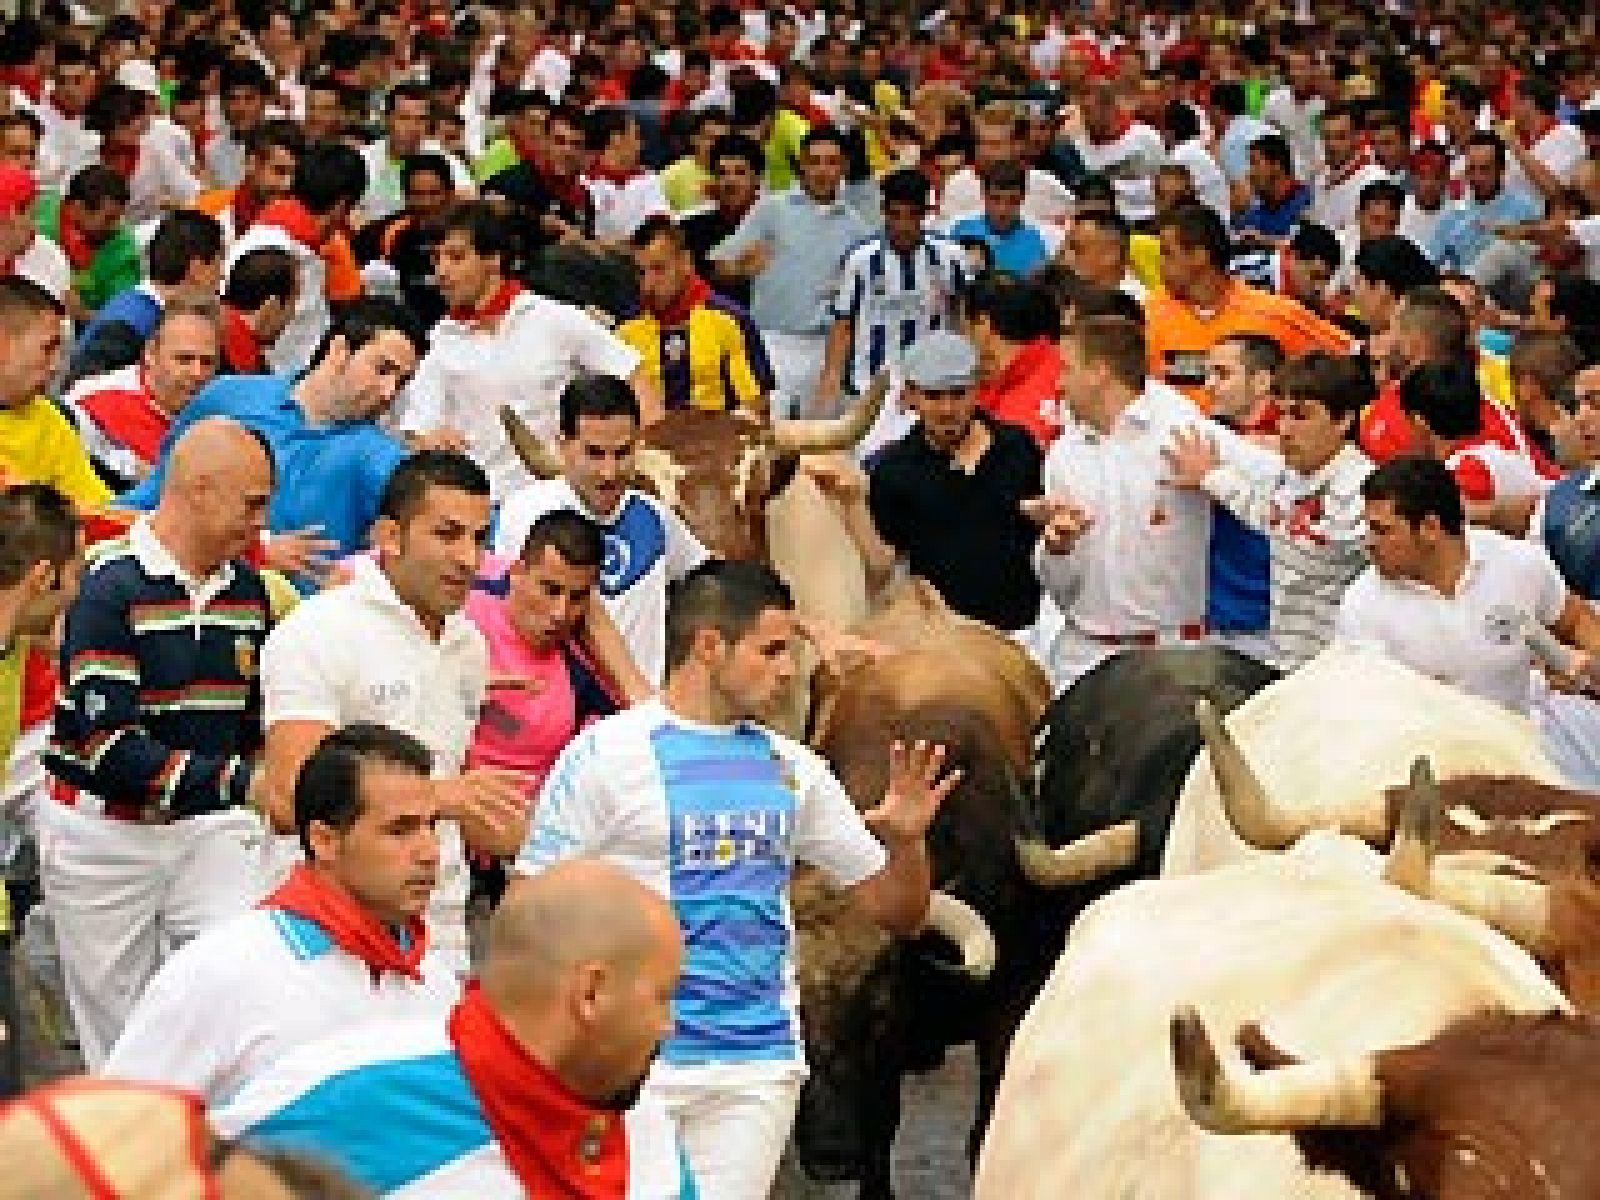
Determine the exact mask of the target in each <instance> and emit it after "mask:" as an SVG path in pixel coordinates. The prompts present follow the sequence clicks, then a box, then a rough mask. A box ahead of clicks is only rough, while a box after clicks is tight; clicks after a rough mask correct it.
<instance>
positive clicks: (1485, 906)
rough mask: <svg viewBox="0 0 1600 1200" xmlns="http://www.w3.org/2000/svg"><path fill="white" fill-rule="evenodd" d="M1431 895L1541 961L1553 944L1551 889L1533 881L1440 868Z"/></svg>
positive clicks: (1432, 878)
mask: <svg viewBox="0 0 1600 1200" xmlns="http://www.w3.org/2000/svg"><path fill="white" fill-rule="evenodd" d="M1427 895H1428V896H1429V897H1430V898H1432V899H1434V900H1437V901H1438V902H1439V903H1440V904H1445V905H1448V906H1449V907H1451V908H1453V909H1455V910H1456V911H1457V912H1460V913H1465V914H1466V915H1467V916H1469V917H1477V918H1478V920H1480V921H1482V922H1483V923H1484V924H1485V925H1488V926H1491V927H1492V928H1494V929H1498V930H1499V931H1500V932H1501V933H1503V934H1505V935H1506V936H1507V937H1508V938H1510V939H1511V940H1512V941H1514V942H1516V943H1517V944H1518V945H1519V946H1521V947H1522V948H1523V949H1525V950H1527V951H1528V952H1529V953H1530V954H1532V955H1534V956H1535V957H1538V956H1539V955H1540V953H1541V952H1542V951H1544V950H1546V949H1548V948H1549V944H1550V888H1549V885H1547V884H1543V883H1537V882H1535V881H1534V880H1531V879H1516V878H1513V877H1512V876H1510V875H1491V874H1487V873H1485V872H1483V871H1472V870H1461V869H1458V868H1453V867H1438V868H1435V869H1434V871H1433V872H1432V873H1431V874H1430V875H1429V877H1428V880H1427Z"/></svg>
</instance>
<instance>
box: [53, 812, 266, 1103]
mask: <svg viewBox="0 0 1600 1200" xmlns="http://www.w3.org/2000/svg"><path fill="white" fill-rule="evenodd" d="M37 822H38V831H39V873H40V878H41V880H42V882H43V884H44V895H45V904H46V905H48V906H49V909H50V916H51V918H52V920H53V921H54V924H55V930H56V938H57V941H58V943H59V948H60V952H61V965H62V971H63V974H64V975H65V979H66V987H67V1003H68V1005H69V1007H70V1008H71V1010H72V1019H73V1023H74V1025H76V1027H77V1030H78V1041H79V1044H80V1045H81V1046H82V1049H83V1057H84V1061H85V1063H86V1064H87V1066H88V1067H89V1069H90V1070H91V1071H93V1070H96V1069H98V1068H99V1066H100V1064H101V1063H102V1062H104V1061H105V1057H106V1055H107V1054H108V1053H109V1052H110V1050H111V1046H112V1044H113V1043H114V1042H115V1041H116V1040H117V1037H118V1035H119V1034H120V1033H121V1032H122V1027H123V1025H124V1024H125V1023H126V1021H127V1019H128V1014H129V1013H130V1012H131V1011H132V1010H133V1006H134V1004H135V1003H136V1002H137V1001H138V999H139V996H140V995H141V994H142V993H143V991H144V988H145V985H146V984H148V983H149V982H150V979H151V977H152V976H153V975H154V974H155V973H156V970H157V969H158V968H159V967H160V966H161V964H162V962H164V961H165V960H166V959H167V958H168V957H170V956H171V954H172V952H173V951H174V950H176V949H177V948H178V947H179V946H181V945H182V944H183V943H184V942H186V941H188V940H189V939H190V938H192V937H194V936H195V935H196V934H197V933H200V932H201V931H202V930H204V929H206V928H208V927H210V926H211V925H214V924H216V923H217V922H218V921H221V920H224V919H226V918H228V917H231V916H233V915H235V914H236V913H241V912H244V911H245V910H247V909H248V908H250V907H251V906H252V905H253V904H255V903H256V902H258V901H259V900H260V899H261V897H262V895H263V894H264V891H265V889H264V881H263V873H262V849H263V847H262V843H263V838H264V836H265V831H264V830H263V828H262V825H261V821H260V819H259V818H258V817H257V816H256V815H255V814H254V813H251V812H246V811H243V810H238V809H235V810H232V811H230V812H225V813H215V814H211V815H207V816H203V817H191V818H189V819H188V820H184V821H178V822H175V823H173V824H171V825H136V824H132V823H130V822H127V821H114V820H111V819H110V818H107V817H100V816H96V815H94V814H91V813H86V812H79V811H77V810H76V809H73V808H69V807H68V806H66V805H63V804H46V805H43V806H41V807H40V809H39V812H38V814H37ZM174 1036H177V1034H176V1032H175V1034H174Z"/></svg>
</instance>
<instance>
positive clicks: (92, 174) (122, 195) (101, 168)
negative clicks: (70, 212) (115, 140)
mask: <svg viewBox="0 0 1600 1200" xmlns="http://www.w3.org/2000/svg"><path fill="white" fill-rule="evenodd" d="M65 198H66V199H68V200H70V201H72V203H74V204H81V205H83V206H84V207H85V208H93V209H99V208H102V207H104V206H105V205H106V204H127V203H128V181H127V180H126V179H124V178H123V177H122V176H121V175H119V174H117V172H115V171H113V170H112V169H111V168H110V167H108V166H105V165H104V164H102V163H91V164H90V165H89V166H87V167H84V168H83V169H82V170H81V171H79V172H78V173H77V174H76V175H74V176H73V177H72V178H71V179H70V180H69V181H68V182H67V194H66V197H65Z"/></svg>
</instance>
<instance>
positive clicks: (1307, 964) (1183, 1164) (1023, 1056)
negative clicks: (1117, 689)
mask: <svg viewBox="0 0 1600 1200" xmlns="http://www.w3.org/2000/svg"><path fill="white" fill-rule="evenodd" d="M1378 875H1379V859H1378V856H1377V854H1376V853H1375V852H1374V851H1372V850H1371V849H1370V848H1368V847H1367V846H1366V845H1365V844H1364V843H1362V842H1359V841H1357V840H1355V839H1353V838H1348V837H1345V836H1343V835H1339V834H1333V833H1317V834H1313V835H1311V836H1309V837H1307V838H1305V839H1303V840H1302V841H1301V842H1300V843H1298V844H1297V845H1296V846H1295V847H1294V848H1293V849H1292V850H1291V851H1290V852H1289V853H1287V854H1283V855H1268V856H1253V857H1251V858H1250V859H1249V860H1247V861H1244V862H1239V863H1235V864H1234V865H1231V866H1226V867H1221V868H1218V869H1217V870H1214V871H1210V872H1207V873H1205V874H1200V875H1192V876H1188V877H1185V878H1180V879H1161V880H1154V881H1148V882H1143V883H1135V884H1130V885H1129V886H1127V887H1125V888H1122V889H1121V890H1119V891H1117V892H1114V893H1112V894H1111V895H1109V896H1107V897H1105V898H1104V899H1102V900H1101V901H1099V902H1098V903H1097V904H1095V905H1094V906H1093V907H1092V908H1090V909H1089V910H1088V911H1087V912H1086V913H1085V914H1084V916H1083V917H1082V918H1081V919H1080V921H1079V923H1078V925H1077V926H1076V928H1075V929H1074V930H1073V932H1072V936H1071V938H1070V939H1069V941H1068V944H1067V948H1066V951H1065V953H1064V954H1063V956H1062V958H1061V960H1060V962H1059V963H1058V964H1057V966H1056V969H1055V972H1054V974H1053V975H1052V976H1051V978H1050V981H1049V982H1048V983H1047V984H1046V986H1045V989H1044V991H1043V992H1042V993H1041V994H1040V996H1039V998H1038V1000H1037V1001H1036V1002H1035V1003H1034V1005H1033V1007H1032V1009H1031V1010H1030V1011H1029V1013H1028V1015H1027V1017H1026V1019H1025V1020H1024V1021H1023V1024H1022V1027H1021V1028H1020V1030H1019V1031H1018V1033H1017V1036H1016V1039H1015V1040H1014V1041H1013V1043H1012V1046H1011V1053H1010V1057H1009V1059H1008V1062H1007V1066H1006V1072H1005V1077H1004V1079H1003V1080H1002V1081H1001V1085H1000V1091H999V1096H998V1098H997V1100H996V1104H995V1110H994V1116H993V1119H992V1121H991V1123H990V1126H989V1134H988V1137H987V1139H986V1140H985V1142H984V1145H983V1151H982V1154H981V1156H980V1158H979V1162H978V1168H977V1180H976V1190H975V1192H974V1196H975V1200H1057V1198H1059V1197H1063V1196H1074V1197H1078V1196H1081V1197H1085V1198H1090V1197H1092V1198H1094V1200H1239V1198H1240V1197H1244V1196H1262V1197H1272V1198H1273V1200H1357V1198H1359V1197H1362V1196H1363V1193H1362V1192H1360V1191H1358V1190H1357V1189H1356V1188H1355V1187H1354V1186H1353V1185H1352V1184H1351V1183H1350V1182H1349V1181H1348V1180H1346V1179H1345V1178H1343V1177H1342V1176H1333V1175H1328V1174H1323V1173H1320V1172H1314V1171H1312V1170H1311V1169H1309V1168H1308V1167H1307V1166H1306V1165H1305V1163H1304V1160H1303V1159H1302V1158H1301V1156H1300V1154H1299V1151H1298V1150H1297V1149H1296V1146H1295V1143H1294V1141H1293V1139H1292V1138H1291V1137H1290V1136H1288V1135H1279V1134H1261V1135H1252V1136H1247V1137H1224V1136H1219V1135H1215V1134H1211V1133H1207V1132H1204V1131H1203V1130H1201V1129H1200V1127H1199V1126H1197V1125H1196V1124H1195V1123H1194V1122H1193V1121H1191V1120H1190V1118H1189V1116H1188V1114H1187V1113H1186V1112H1185V1110H1184V1107H1183V1105H1182V1103H1181V1101H1180V1098H1179V1094H1178V1090H1177V1084H1176V1082H1175V1079H1174V1075H1173V1067H1172V1056H1171V1051H1170V1049H1169V1040H1168V1032H1169V1022H1170V1021H1171V1020H1172V1018H1173V1015H1174V1014H1175V1013H1176V1012H1178V1011H1180V1010H1181V1009H1183V1008H1185V1007H1190V1008H1193V1009H1194V1010H1196V1011H1197V1012H1198V1014H1199V1016H1200V1017H1201V1018H1202V1019H1203V1021H1204V1022H1205V1025H1206V1026H1207V1027H1208V1028H1210V1029H1213V1030H1233V1029H1237V1028H1239V1027H1240V1026H1241V1025H1242V1024H1245V1023H1247V1022H1252V1021H1260V1022H1262V1023H1263V1026H1264V1030H1265V1032H1266V1034H1267V1036H1268V1037H1269V1038H1270V1039H1271V1040H1272V1041H1273V1042H1274V1043H1275V1044H1277V1045H1279V1046H1289V1047H1293V1048H1294V1049H1295V1051H1296V1053H1297V1054H1298V1055H1300V1056H1302V1057H1305V1058H1311V1059H1316V1060H1324V1059H1346V1058H1348V1057H1350V1056H1354V1055H1360V1054H1364V1053H1367V1052H1370V1051H1374V1050H1378V1049H1382V1048H1386V1047H1390V1046H1395V1045H1401V1044H1406V1043H1411V1042H1417V1041H1421V1040H1423V1039H1426V1038H1428V1037H1430V1036H1431V1035H1433V1034H1435V1033H1437V1032H1438V1031H1439V1030H1441V1029H1442V1028H1444V1027H1445V1026H1446V1025H1447V1024H1448V1023H1449V1022H1450V1021H1452V1020H1453V1019H1455V1018H1457V1017H1460V1016H1463V1015H1466V1014H1469V1013H1472V1012H1475V1011H1478V1010H1482V1009H1494V1010H1505V1011H1512V1012H1545V1011H1551V1010H1563V1011H1566V1010H1567V1003H1566V1000H1565V999H1564V998H1563V996H1562V995H1561V993H1560V992H1559V991H1558V990H1557V989H1556V988H1555V986H1554V985H1553V984H1551V983H1550V982H1549V980H1547V979H1546V978H1545V977H1544V975H1543V974H1541V973H1540V971H1539V968H1538V966H1537V965H1536V964H1535V963H1534V961H1533V960H1532V959H1531V958H1530V957H1528V955H1527V954H1525V953H1524V952H1523V951H1522V950H1521V949H1519V948H1518V947H1517V946H1516V945H1515V944H1514V943H1512V942H1511V941H1509V940H1508V939H1506V938H1504V937H1502V936H1501V935H1500V934H1498V933H1496V932H1494V931H1493V930H1491V929H1490V928H1488V927H1487V926H1485V925H1484V924H1482V923H1481V922H1479V921H1477V920H1475V919H1473V918H1471V917H1466V916H1462V915H1460V914H1458V913H1456V912H1454V911H1452V910H1450V909H1447V908H1445V907H1443V906H1441V905H1438V904H1434V903H1431V902H1429V901H1426V900H1420V899H1418V898H1416V897H1415V896H1412V895H1410V894H1409V893H1407V892H1405V891H1402V890H1401V889H1400V888H1398V887H1395V886H1391V885H1390V884H1388V883H1386V882H1384V881H1382V880H1380V879H1379V877H1378ZM1222 1050H1223V1053H1224V1054H1227V1053H1228V1049H1227V1048H1222Z"/></svg>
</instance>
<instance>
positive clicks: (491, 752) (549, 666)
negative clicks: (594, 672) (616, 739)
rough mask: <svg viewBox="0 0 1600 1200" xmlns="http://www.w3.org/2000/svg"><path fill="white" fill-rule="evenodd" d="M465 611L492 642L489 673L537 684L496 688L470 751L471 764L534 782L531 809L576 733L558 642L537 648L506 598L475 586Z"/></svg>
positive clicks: (573, 707)
mask: <svg viewBox="0 0 1600 1200" xmlns="http://www.w3.org/2000/svg"><path fill="white" fill-rule="evenodd" d="M466 614H467V617H468V619H469V620H471V621H472V623H473V624H474V625H476V626H477V627H478V630H479V632H481V633H482V634H483V636H484V639H485V640H486V641H487V642H488V643H489V675H490V679H491V680H494V679H497V678H499V677H502V676H510V677H513V678H518V679H530V680H534V681H536V682H537V687H530V688H521V687H496V686H494V685H493V683H491V685H490V687H489V692H488V695H487V696H486V697H485V698H484V702H483V711H482V712H481V713H480V714H479V715H478V727H477V728H476V729H475V730H473V734H472V746H471V748H470V749H469V750H468V751H467V766H468V767H504V768H505V769H507V770H511V771H521V772H523V773H524V774H526V775H528V776H529V777H530V778H531V780H532V782H531V783H530V785H529V788H528V806H529V808H530V809H531V808H532V806H533V800H534V798H535V797H536V796H537V795H538V794H539V786H540V785H541V784H542V783H543V782H544V777H545V775H546V774H547V773H548V772H549V770H550V767H551V764H553V763H554V762H555V760H556V756H557V755H558V754H560V753H561V751H562V750H563V749H564V748H565V747H566V744H567V743H568V742H569V741H571V740H572V737H573V735H574V734H576V733H577V732H578V703H577V696H576V695H575V694H574V692H573V687H572V675H571V672H570V671H569V669H568V667H567V658H566V655H565V654H563V653H562V650H561V647H560V646H554V647H552V648H551V649H549V650H542V651H541V650H535V649H534V648H533V647H532V646H530V645H529V644H528V642H527V640H526V639H525V638H524V637H523V636H522V635H521V634H520V633H518V632H517V630H516V628H515V626H513V625H512V624H511V614H510V612H509V610H508V607H507V602H506V600H505V598H504V597H503V596H494V595H490V594H489V593H488V592H484V591H479V590H477V589H474V590H473V591H472V593H471V594H470V595H469V596H468V597H467V605H466Z"/></svg>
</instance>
